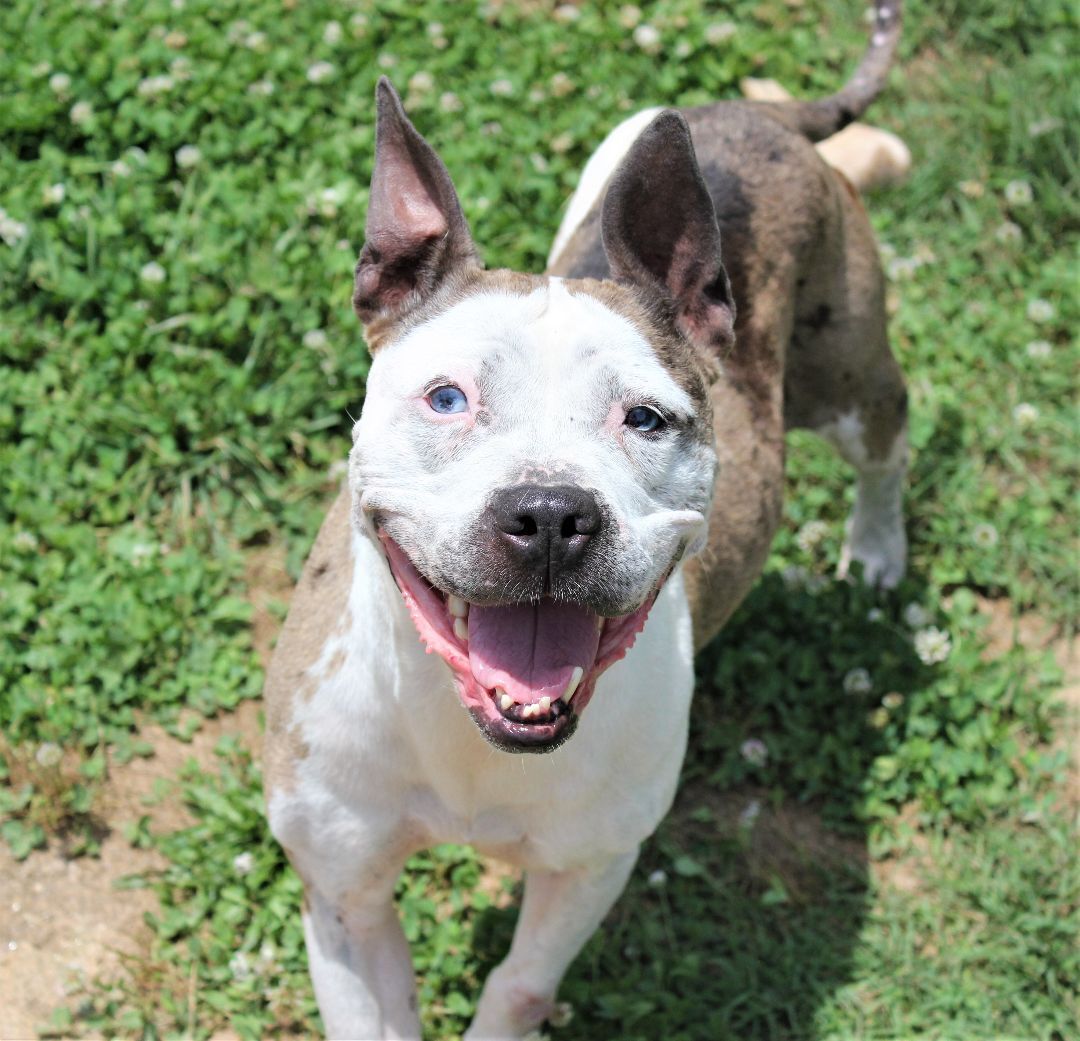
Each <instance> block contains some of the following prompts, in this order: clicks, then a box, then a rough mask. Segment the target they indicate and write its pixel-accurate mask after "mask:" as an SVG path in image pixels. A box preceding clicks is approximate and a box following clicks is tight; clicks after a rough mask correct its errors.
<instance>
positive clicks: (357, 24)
mask: <svg viewBox="0 0 1080 1041" xmlns="http://www.w3.org/2000/svg"><path fill="white" fill-rule="evenodd" d="M367 27H368V17H367V15H366V14H361V13H360V12H359V11H357V12H356V14H354V15H351V16H350V17H349V28H350V29H351V30H352V34H353V36H355V37H356V39H358V40H359V39H360V37H362V36H363V35H364V34H365V33H366V32H367Z"/></svg>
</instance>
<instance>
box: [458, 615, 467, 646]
mask: <svg viewBox="0 0 1080 1041" xmlns="http://www.w3.org/2000/svg"><path fill="white" fill-rule="evenodd" d="M454 635H455V636H456V637H457V638H458V639H459V640H460V641H461V642H462V643H468V642H469V626H468V625H467V624H466V622H465V619H464V618H455V619H454Z"/></svg>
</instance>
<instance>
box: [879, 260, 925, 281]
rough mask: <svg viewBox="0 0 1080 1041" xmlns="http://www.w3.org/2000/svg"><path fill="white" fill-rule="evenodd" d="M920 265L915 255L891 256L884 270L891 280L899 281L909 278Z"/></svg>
mask: <svg viewBox="0 0 1080 1041" xmlns="http://www.w3.org/2000/svg"><path fill="white" fill-rule="evenodd" d="M920 266H921V265H920V264H919V261H918V259H917V258H915V257H893V259H892V260H890V261H889V263H888V264H887V265H886V266H885V272H886V274H887V275H888V276H889V278H890V279H892V281H894V282H900V281H903V280H904V279H908V278H911V277H912V276H913V275H914V274H915V272H916V271H918V270H919V268H920Z"/></svg>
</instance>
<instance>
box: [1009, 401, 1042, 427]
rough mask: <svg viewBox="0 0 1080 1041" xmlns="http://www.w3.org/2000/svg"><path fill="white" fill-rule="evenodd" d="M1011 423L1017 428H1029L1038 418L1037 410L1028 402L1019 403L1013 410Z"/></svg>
mask: <svg viewBox="0 0 1080 1041" xmlns="http://www.w3.org/2000/svg"><path fill="white" fill-rule="evenodd" d="M1012 414H1013V421H1014V422H1015V423H1016V425H1017V426H1018V427H1029V426H1032V425H1034V424H1035V422H1036V421H1037V420H1038V418H1039V410H1038V409H1037V408H1036V407H1035V406H1034V405H1032V404H1031V402H1029V401H1021V402H1020V404H1019V405H1017V406H1016V407H1015V408H1014V409H1013V413H1012Z"/></svg>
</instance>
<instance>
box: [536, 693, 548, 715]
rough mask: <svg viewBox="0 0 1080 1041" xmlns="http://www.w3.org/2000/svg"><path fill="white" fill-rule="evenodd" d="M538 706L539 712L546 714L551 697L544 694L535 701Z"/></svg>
mask: <svg viewBox="0 0 1080 1041" xmlns="http://www.w3.org/2000/svg"><path fill="white" fill-rule="evenodd" d="M537 705H539V706H540V714H541V715H544V716H546V715H547V714H548V712H550V711H551V698H549V697H548V696H547V695H546V694H545V695H544V696H543V697H542V698H541V699H540V700H539V701H538V702H537Z"/></svg>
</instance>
